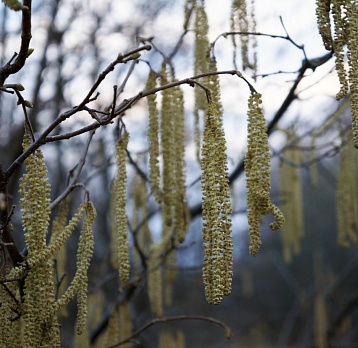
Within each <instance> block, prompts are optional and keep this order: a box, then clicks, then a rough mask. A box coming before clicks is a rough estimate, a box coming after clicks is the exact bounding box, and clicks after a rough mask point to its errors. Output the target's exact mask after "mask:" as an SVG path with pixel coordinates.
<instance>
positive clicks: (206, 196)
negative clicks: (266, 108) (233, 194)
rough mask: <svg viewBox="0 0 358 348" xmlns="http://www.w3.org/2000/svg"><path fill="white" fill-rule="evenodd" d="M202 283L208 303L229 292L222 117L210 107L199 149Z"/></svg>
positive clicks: (228, 226)
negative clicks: (200, 150)
mask: <svg viewBox="0 0 358 348" xmlns="http://www.w3.org/2000/svg"><path fill="white" fill-rule="evenodd" d="M202 192H203V229H202V230H203V239H204V266H203V279H204V285H205V296H206V299H207V301H208V302H209V303H213V304H219V303H220V302H221V300H222V298H223V296H224V295H225V296H227V295H229V294H230V292H231V282H232V262H233V259H232V253H233V244H232V237H231V219H230V217H229V215H230V214H231V213H232V208H231V202H230V191H229V181H228V167H227V157H226V142H225V134H224V130H223V124H222V115H221V114H218V113H217V110H216V105H215V103H213V102H212V103H210V104H209V107H208V112H207V115H206V118H205V128H204V136H203V148H202Z"/></svg>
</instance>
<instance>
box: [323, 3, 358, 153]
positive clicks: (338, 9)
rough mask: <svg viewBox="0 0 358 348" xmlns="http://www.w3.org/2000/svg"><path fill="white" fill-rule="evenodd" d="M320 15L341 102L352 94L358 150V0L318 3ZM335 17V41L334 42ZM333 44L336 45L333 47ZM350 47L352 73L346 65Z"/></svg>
mask: <svg viewBox="0 0 358 348" xmlns="http://www.w3.org/2000/svg"><path fill="white" fill-rule="evenodd" d="M316 5H317V7H316V15H317V22H318V27H319V31H320V34H321V36H322V39H323V42H324V45H325V47H326V49H333V51H334V56H335V59H336V70H337V74H338V78H339V82H340V85H341V88H340V91H339V92H338V93H337V95H336V98H337V99H338V100H339V99H341V98H343V97H345V96H346V95H347V94H348V92H349V90H350V91H351V94H352V98H351V105H352V123H353V144H354V146H355V147H356V148H358V37H357V32H358V4H357V1H356V0H317V1H316ZM331 16H332V18H333V20H332V22H333V25H334V28H333V39H331V35H332V34H331ZM331 42H332V44H331ZM345 46H347V57H348V72H347V70H346V67H345V63H344V47H345Z"/></svg>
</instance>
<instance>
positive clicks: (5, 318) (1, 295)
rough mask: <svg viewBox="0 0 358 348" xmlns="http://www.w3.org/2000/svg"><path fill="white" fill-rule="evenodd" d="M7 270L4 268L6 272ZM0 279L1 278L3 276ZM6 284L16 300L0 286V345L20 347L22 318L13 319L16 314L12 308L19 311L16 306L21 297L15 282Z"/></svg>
mask: <svg viewBox="0 0 358 348" xmlns="http://www.w3.org/2000/svg"><path fill="white" fill-rule="evenodd" d="M8 272H9V270H6V273H8ZM0 279H1V280H3V276H1V277H0ZM6 286H7V287H8V289H9V290H10V291H11V293H12V294H14V295H15V298H16V300H17V301H18V302H15V301H14V299H13V298H12V297H11V296H10V295H9V293H8V292H7V291H6V290H5V289H4V288H3V286H1V287H0V301H1V302H0V303H1V307H0V347H14V348H20V347H22V346H23V328H24V325H23V319H22V318H21V317H20V318H17V319H16V320H14V319H15V318H16V317H17V314H15V313H14V311H13V310H14V309H16V310H17V311H19V313H21V308H20V307H19V306H18V304H19V303H21V299H20V296H19V292H18V291H17V283H16V282H8V283H7V284H6Z"/></svg>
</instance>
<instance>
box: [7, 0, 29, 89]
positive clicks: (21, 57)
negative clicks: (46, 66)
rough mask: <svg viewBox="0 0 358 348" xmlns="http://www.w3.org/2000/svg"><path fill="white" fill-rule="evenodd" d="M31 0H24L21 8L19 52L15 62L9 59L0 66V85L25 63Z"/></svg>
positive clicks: (27, 48)
mask: <svg viewBox="0 0 358 348" xmlns="http://www.w3.org/2000/svg"><path fill="white" fill-rule="evenodd" d="M31 2H32V1H31V0H24V2H23V7H24V9H23V10H22V28H21V46H20V52H19V54H18V55H17V57H16V59H15V62H14V63H13V64H11V61H10V62H9V63H7V64H6V65H5V66H3V67H2V68H0V86H2V85H3V84H4V82H5V80H6V79H7V78H8V77H9V76H10V75H12V74H15V73H17V72H18V71H20V70H21V69H22V67H23V66H24V65H25V62H26V59H27V57H28V50H29V45H30V41H31Z"/></svg>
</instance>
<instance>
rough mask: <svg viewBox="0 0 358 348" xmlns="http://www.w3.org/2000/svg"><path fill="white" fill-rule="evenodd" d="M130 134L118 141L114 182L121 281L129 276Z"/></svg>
mask: <svg viewBox="0 0 358 348" xmlns="http://www.w3.org/2000/svg"><path fill="white" fill-rule="evenodd" d="M128 140H129V134H128V133H127V132H126V133H125V134H124V135H123V136H122V137H121V138H120V139H119V140H118V142H117V145H116V152H117V162H118V164H117V165H118V168H117V170H118V172H117V177H116V181H115V184H114V191H115V215H116V227H117V245H118V249H117V250H118V269H119V277H120V279H121V281H123V282H126V281H127V280H128V278H129V270H130V265H129V250H128V225H127V214H126V186H127V185H126V184H127V170H126V158H127V154H126V149H127V145H128Z"/></svg>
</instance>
